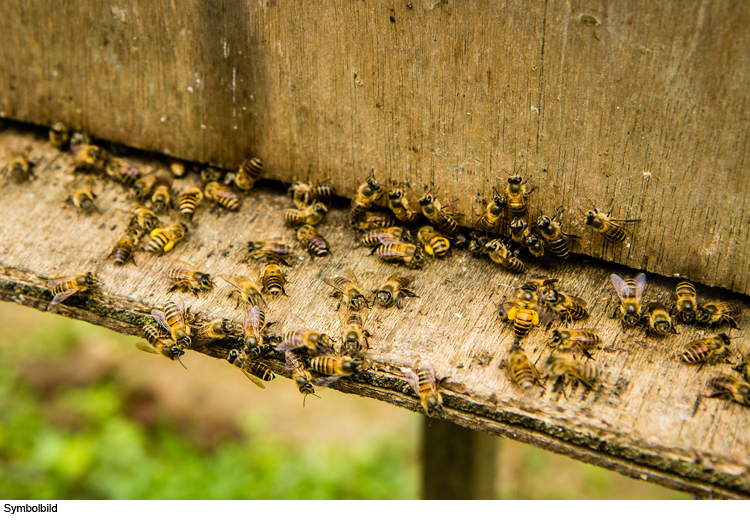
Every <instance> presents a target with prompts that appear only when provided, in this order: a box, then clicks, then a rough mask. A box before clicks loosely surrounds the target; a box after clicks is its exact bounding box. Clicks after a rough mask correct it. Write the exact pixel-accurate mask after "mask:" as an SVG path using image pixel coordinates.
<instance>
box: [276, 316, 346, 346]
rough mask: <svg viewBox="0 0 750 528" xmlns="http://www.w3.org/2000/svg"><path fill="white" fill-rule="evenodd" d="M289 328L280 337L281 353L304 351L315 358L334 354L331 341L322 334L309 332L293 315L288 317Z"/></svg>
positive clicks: (314, 331)
mask: <svg viewBox="0 0 750 528" xmlns="http://www.w3.org/2000/svg"><path fill="white" fill-rule="evenodd" d="M287 326H288V327H289V328H288V329H287V331H286V332H284V334H283V336H282V341H281V343H279V345H278V347H277V348H278V350H279V351H281V352H287V351H295V350H301V349H304V350H305V351H306V352H307V353H308V354H310V355H312V356H317V355H320V354H332V353H333V352H334V347H333V339H331V338H330V337H329V336H328V335H326V334H324V333H323V332H318V331H317V330H310V329H309V328H307V327H306V326H305V324H304V323H303V322H302V321H301V320H300V319H299V317H297V316H295V315H294V314H292V315H290V316H289V320H288V323H287Z"/></svg>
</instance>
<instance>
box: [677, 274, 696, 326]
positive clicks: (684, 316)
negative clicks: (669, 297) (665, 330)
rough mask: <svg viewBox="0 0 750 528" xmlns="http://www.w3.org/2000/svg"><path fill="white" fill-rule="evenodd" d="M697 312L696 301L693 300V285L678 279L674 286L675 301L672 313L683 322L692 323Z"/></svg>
mask: <svg viewBox="0 0 750 528" xmlns="http://www.w3.org/2000/svg"><path fill="white" fill-rule="evenodd" d="M697 312H698V302H697V301H696V300H695V287H694V286H693V285H692V284H690V283H689V282H688V281H680V282H678V283H677V287H676V288H675V303H674V308H672V314H674V313H676V314H677V318H678V319H679V320H680V321H682V322H683V323H685V324H693V323H694V322H695V317H696V315H697Z"/></svg>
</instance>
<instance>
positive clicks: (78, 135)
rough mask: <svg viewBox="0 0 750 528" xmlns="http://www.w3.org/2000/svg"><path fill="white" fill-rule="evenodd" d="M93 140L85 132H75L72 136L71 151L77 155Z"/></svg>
mask: <svg viewBox="0 0 750 528" xmlns="http://www.w3.org/2000/svg"><path fill="white" fill-rule="evenodd" d="M90 144H91V138H90V137H89V135H88V134H86V133H84V132H73V133H72V134H71V136H70V150H72V151H73V154H75V153H76V152H77V151H78V149H79V148H81V146H83V145H90Z"/></svg>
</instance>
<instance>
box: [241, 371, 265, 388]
mask: <svg viewBox="0 0 750 528" xmlns="http://www.w3.org/2000/svg"><path fill="white" fill-rule="evenodd" d="M242 373H243V374H244V375H245V376H247V379H249V380H250V381H252V382H253V383H255V384H256V385H257V386H258V387H260V388H261V389H265V388H266V386H265V385H264V384H263V381H262V380H261V379H260V378H259V377H258V376H255V375H253V374H250V373H249V372H248V371H246V370H244V369H243V370H242Z"/></svg>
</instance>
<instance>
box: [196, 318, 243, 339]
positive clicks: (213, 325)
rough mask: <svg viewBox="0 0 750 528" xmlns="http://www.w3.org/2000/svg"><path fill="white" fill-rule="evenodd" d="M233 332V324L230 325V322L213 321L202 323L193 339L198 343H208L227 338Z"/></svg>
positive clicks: (224, 320) (226, 320)
mask: <svg viewBox="0 0 750 528" xmlns="http://www.w3.org/2000/svg"><path fill="white" fill-rule="evenodd" d="M233 332H234V323H232V321H230V320H229V319H214V320H213V321H208V322H207V323H203V324H202V325H201V326H200V328H198V333H197V334H196V336H195V337H196V340H197V341H199V342H202V343H209V342H211V341H216V340H217V339H224V338H225V337H229V336H231V335H232V333H233Z"/></svg>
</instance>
